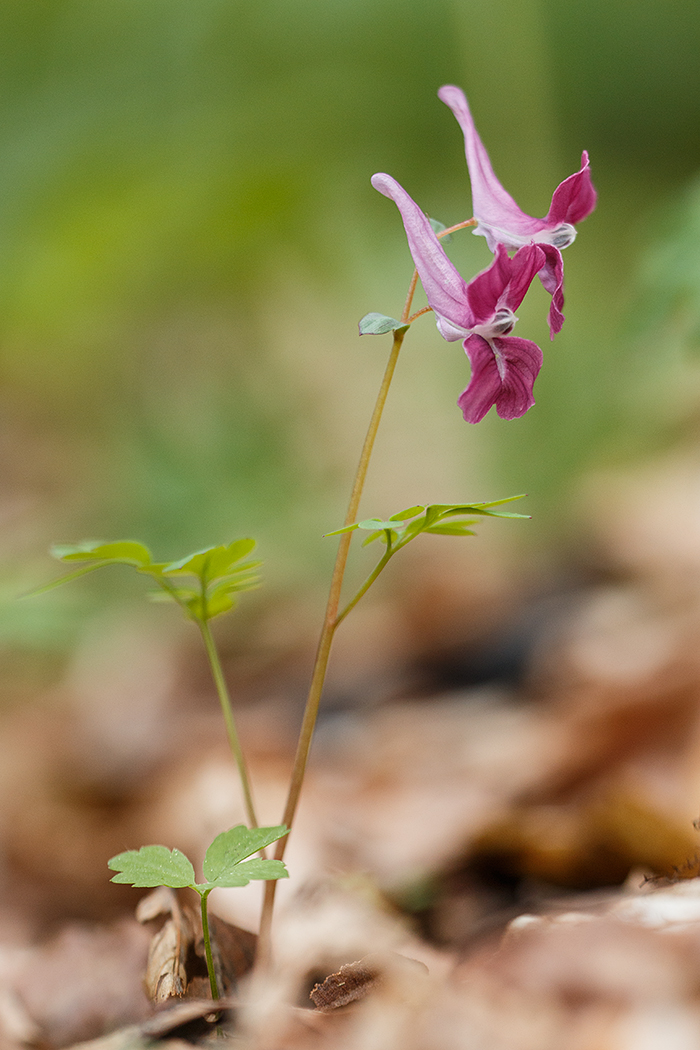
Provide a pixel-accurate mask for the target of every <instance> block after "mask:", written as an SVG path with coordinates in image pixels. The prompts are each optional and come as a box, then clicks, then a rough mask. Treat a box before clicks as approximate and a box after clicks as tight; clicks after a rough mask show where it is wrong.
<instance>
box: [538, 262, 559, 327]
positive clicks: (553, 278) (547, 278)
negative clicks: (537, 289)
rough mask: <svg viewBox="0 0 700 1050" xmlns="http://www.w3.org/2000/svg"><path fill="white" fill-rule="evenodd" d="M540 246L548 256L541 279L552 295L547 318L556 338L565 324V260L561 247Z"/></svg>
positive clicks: (541, 271) (541, 272)
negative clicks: (563, 311)
mask: <svg viewBox="0 0 700 1050" xmlns="http://www.w3.org/2000/svg"><path fill="white" fill-rule="evenodd" d="M540 248H541V250H542V251H543V253H544V255H545V257H546V262H545V264H544V266H543V267H542V269H541V270H540V280H541V281H542V284H543V285H544V287H545V289H546V291H548V292H549V294H550V295H551V297H552V302H551V305H550V307H549V317H548V318H547V320H548V322H549V332H550V337H551V338H552V339H554V336H555V335H556V334H557V332H560V331H561V328H562V325H563V324H564V314H563V313H562V310H563V309H564V260H563V259H562V257H561V252H560V251H559V249H558V248H555V247H554V245H553V244H541V245H540Z"/></svg>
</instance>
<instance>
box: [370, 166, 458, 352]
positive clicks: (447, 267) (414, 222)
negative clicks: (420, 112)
mask: <svg viewBox="0 0 700 1050" xmlns="http://www.w3.org/2000/svg"><path fill="white" fill-rule="evenodd" d="M372 185H373V186H374V188H375V190H379V192H380V193H383V194H384V196H385V197H389V198H391V200H393V201H394V203H395V204H396V206H397V208H398V209H399V211H400V212H401V218H402V219H403V224H404V228H405V230H406V237H407V238H408V246H409V248H410V249H411V255H412V256H413V261H414V263H415V264H416V269H417V270H418V274H419V276H420V279H421V282H422V284H423V288H424V289H425V294H426V296H427V299H428V302H429V303H430V305H431V306H432V308H433V310H434V311H435V313H436V314H438V315H439V316H441V317H444V318H445V319H446V320H447V321H448V322H450V324H451V325H453V326H456V327H457V328H461V329H462V330H464V329H467V328H471V327H472V325H473V324H474V318H473V317H472V314H471V311H470V309H469V302H468V299H467V285H466V282H465V281H464V279H463V278H462V276H461V275H460V273H459V271H458V270H457V269H456V267H455V266H454V265H453V264H452V263H451V262H450V260H449V259H448V257H447V255H446V254H445V250H444V248H443V247H442V245H441V244H440V241H439V240H438V239H437V237H436V236H435V232H434V230H433V228H432V226H431V225H430V221H429V219H428V217H427V216H426V215H424V214H423V212H422V211H421V209H420V208H419V207H418V205H417V204H416V202H415V201H414V200H412V199H411V197H409V195H408V194H407V193H406V190H405V189H404V188H403V186H400V185H399V183H398V182H397V181H396V179H392V177H391V175H385V174H383V173H381V172H380V173H378V174H377V175H373V176H372ZM462 335H463V331H462V332H460V333H459V334H458V335H455V336H454V337H453V338H461V336H462Z"/></svg>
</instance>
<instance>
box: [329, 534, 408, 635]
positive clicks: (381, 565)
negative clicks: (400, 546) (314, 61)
mask: <svg viewBox="0 0 700 1050" xmlns="http://www.w3.org/2000/svg"><path fill="white" fill-rule="evenodd" d="M393 554H394V550H393V549H392V546H391V540H388V541H387V548H386V551H385V552H384V554H383V555H382V557H381V559H380V560H379V561H378V562H377V564H376V565H375V567H374V569H373V570H372V572H371V573H370V574H369V576H368V577H367V579H366V580H365V582H364V583H363V584H362V586H361V587H360V589H359V591H358V592H357V594H356V595H355V597H354V598H352V599H351V600H350V601H349V602H348V604H347V605H346V606H345V608H344V609H343V611H342V612H341V613H339V614H338V616H337V617H336V621H335V627H336V628H338V627H339V626H340V624H341V623H342V622H343V620H344V619H345V617H346V616H347V615H348V613H349V612H352V610H353V609H354V608H355V606H356V605H357V603H358V602H359V600H360V598H363V597H364V596H365V594H367V591H368V590H369V589H370V587H371V586H372V584H373V583H374V581H375V580H376V579H377V577H378V576H379V574H380V572H382V571H383V570H384V569H385V568H386V567H387V565H388V564H389V559H390V558H391V557H392V556H393Z"/></svg>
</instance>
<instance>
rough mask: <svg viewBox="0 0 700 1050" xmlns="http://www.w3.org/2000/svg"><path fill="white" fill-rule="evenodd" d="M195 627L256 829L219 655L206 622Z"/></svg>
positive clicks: (241, 752)
mask: <svg viewBox="0 0 700 1050" xmlns="http://www.w3.org/2000/svg"><path fill="white" fill-rule="evenodd" d="M197 626H198V627H199V630H200V631H201V634H202V639H203V641H204V647H205V649H206V650H207V656H208V657H209V665H210V667H211V673H212V677H213V678H214V684H215V685H216V691H217V693H218V694H219V701H220V703H221V712H222V714H223V716H224V722H225V724H226V733H227V734H228V742H229V744H230V747H231V751H232V753H233V757H234V759H235V760H236V765H237V766H238V772H239V774H240V777H241V786H242V788H243V799H244V802H245V810H246V814H247V817H248V823H249V825H250V827H251V828H257V827H259V824H258V818H257V817H256V815H255V807H254V805H253V792H252V790H251V787H250V778H249V776H248V769H247V766H246V762H245V758H244V757H243V751H242V749H241V744H240V740H239V739H238V732H237V730H236V722H235V720H234V717H233V709H232V707H231V699H230V697H229V695H228V689H227V688H226V680H225V678H224V672H223V671H222V669H221V661H220V660H219V654H218V652H217V649H216V643H215V642H214V638H213V637H212V633H211V630H210V628H209V623H208V621H207V620H199V619H198V620H197Z"/></svg>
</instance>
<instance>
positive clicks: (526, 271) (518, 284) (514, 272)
mask: <svg viewBox="0 0 700 1050" xmlns="http://www.w3.org/2000/svg"><path fill="white" fill-rule="evenodd" d="M555 250H556V249H555ZM546 262H547V256H546V253H545V251H544V250H543V249H542V248H541V247H540V246H539V245H537V244H527V245H525V247H524V248H520V249H519V250H518V251H517V252H516V253H515V255H514V256H513V258H512V259H511V258H510V257H509V255H508V249H507V248H506V246H505V245H503V244H497V245H496V258H495V259H494V260H493V262H492V263H491V265H490V266H489V267H488V268H487V269H486V270H482V271H481V273H478V274H477V275H476V277H474V278H472V280H471V281H470V282H469V286H468V288H467V295H468V297H469V305H470V307H471V309H472V313H473V314H474V317H475V318H476V320H477V323H478V324H485V323H486V322H487V321H489V320H490V319H491V318H492V317H493V315H494V314H495V313H496V311H497V310H499V309H501V310H502V309H506V310H510V311H513V310H517V309H518V307H519V306H520V304H521V302H522V301H523V299H524V298H525V294H526V292H527V290H528V288H529V287H530V285H531V284H532V282H533V280H534V279H535V277H536V275H537V274H538V273H539V271H540V270H541V269H542V267H543V266H545V265H546Z"/></svg>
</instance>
